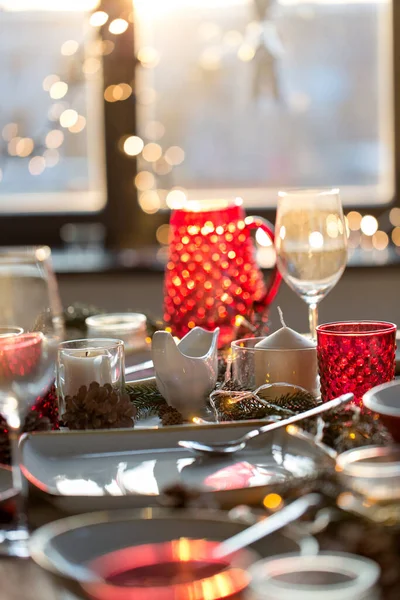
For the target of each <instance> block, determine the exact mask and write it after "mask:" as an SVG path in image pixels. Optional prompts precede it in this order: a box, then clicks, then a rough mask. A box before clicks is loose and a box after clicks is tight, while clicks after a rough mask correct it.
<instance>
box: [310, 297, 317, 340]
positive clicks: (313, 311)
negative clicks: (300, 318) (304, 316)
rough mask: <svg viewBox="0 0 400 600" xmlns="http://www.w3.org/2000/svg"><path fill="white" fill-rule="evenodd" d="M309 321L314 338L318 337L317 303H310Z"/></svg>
mask: <svg viewBox="0 0 400 600" xmlns="http://www.w3.org/2000/svg"><path fill="white" fill-rule="evenodd" d="M308 322H309V326H310V333H311V337H312V338H313V340H316V339H317V325H318V307H317V304H310V305H309V306H308Z"/></svg>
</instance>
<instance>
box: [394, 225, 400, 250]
mask: <svg viewBox="0 0 400 600" xmlns="http://www.w3.org/2000/svg"><path fill="white" fill-rule="evenodd" d="M392 242H393V244H394V245H395V246H400V227H395V228H394V229H393V231H392Z"/></svg>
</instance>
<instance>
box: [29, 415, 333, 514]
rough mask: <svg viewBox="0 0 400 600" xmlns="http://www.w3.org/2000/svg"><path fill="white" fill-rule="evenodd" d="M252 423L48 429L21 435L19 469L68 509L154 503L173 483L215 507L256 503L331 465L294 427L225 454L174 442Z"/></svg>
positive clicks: (237, 432) (226, 433) (219, 436)
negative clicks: (207, 455) (202, 452)
mask: <svg viewBox="0 0 400 600" xmlns="http://www.w3.org/2000/svg"><path fill="white" fill-rule="evenodd" d="M253 427H254V425H243V424H236V423H234V424H226V425H210V426H200V427H196V426H188V427H185V426H183V427H169V428H165V429H155V430H148V429H147V430H146V429H143V430H136V431H132V430H114V431H94V432H87V431H85V432H61V433H60V432H53V433H52V432H49V433H34V434H29V435H25V436H24V437H23V438H22V444H21V445H22V457H23V471H24V474H25V476H26V477H27V479H28V480H29V481H30V483H31V484H32V485H33V486H34V487H35V488H36V489H37V490H39V491H40V492H41V493H42V494H45V496H46V498H47V499H49V500H51V501H52V502H54V503H55V504H56V505H57V506H58V507H59V508H61V509H62V510H64V511H66V512H67V513H69V514H74V513H78V512H86V511H88V510H96V509H99V510H105V509H111V508H127V507H135V508H141V507H144V506H149V505H155V504H157V503H158V499H159V495H160V493H161V492H162V491H163V490H164V489H165V488H166V487H168V486H170V485H173V484H176V483H184V484H186V485H189V486H192V487H196V488H200V489H202V490H203V491H204V492H205V493H206V494H208V495H209V497H210V501H212V502H215V503H217V505H218V506H221V507H224V508H230V507H232V506H236V505H238V504H243V503H245V504H257V503H259V502H260V501H262V499H263V497H264V496H265V494H266V493H268V492H269V491H270V490H271V488H273V486H274V484H276V483H277V482H283V481H286V480H289V479H292V478H297V477H307V476H309V475H312V474H313V473H314V472H315V469H316V468H320V467H331V468H332V467H334V464H335V463H334V460H333V458H332V457H331V456H329V454H328V451H327V449H326V448H325V447H323V446H321V445H317V444H315V442H314V440H313V438H312V437H311V436H309V435H307V434H304V433H303V432H301V431H300V430H298V429H296V428H294V427H291V428H290V432H291V433H288V432H286V431H285V430H283V431H282V430H279V431H276V432H273V433H272V434H271V435H269V436H267V437H265V436H264V437H262V438H261V439H259V440H257V438H255V439H254V440H253V442H252V445H251V446H250V445H249V446H248V449H246V450H245V451H243V452H241V453H240V454H237V455H235V456H234V457H231V458H227V459H216V460H214V459H212V460H210V459H207V460H204V459H196V458H195V457H194V456H193V455H192V454H190V453H189V452H188V451H187V450H184V449H181V448H178V447H177V442H178V441H179V440H181V439H195V440H198V441H203V442H206V443H207V442H213V441H215V440H220V441H225V440H226V441H228V440H230V439H235V438H237V437H240V436H241V435H243V434H244V433H246V432H247V431H249V430H250V429H252V428H253Z"/></svg>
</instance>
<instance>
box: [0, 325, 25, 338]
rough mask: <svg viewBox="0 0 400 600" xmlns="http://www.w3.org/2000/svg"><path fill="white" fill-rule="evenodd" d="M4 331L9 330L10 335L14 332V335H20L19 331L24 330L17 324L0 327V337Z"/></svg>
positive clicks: (22, 331)
mask: <svg viewBox="0 0 400 600" xmlns="http://www.w3.org/2000/svg"><path fill="white" fill-rule="evenodd" d="M6 332H10V337H11V336H12V335H13V334H14V335H20V334H21V333H24V330H23V328H22V327H17V326H10V327H0V337H2V336H3V335H4V337H5V334H6Z"/></svg>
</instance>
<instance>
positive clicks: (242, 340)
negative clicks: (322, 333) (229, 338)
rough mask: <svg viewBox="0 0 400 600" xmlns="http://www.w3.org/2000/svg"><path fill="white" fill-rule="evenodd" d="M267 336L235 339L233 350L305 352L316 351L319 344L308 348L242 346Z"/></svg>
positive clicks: (232, 345) (232, 344)
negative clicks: (241, 344)
mask: <svg viewBox="0 0 400 600" xmlns="http://www.w3.org/2000/svg"><path fill="white" fill-rule="evenodd" d="M266 337H268V336H265V335H262V336H259V337H252V338H242V339H240V340H234V341H233V342H231V348H232V350H233V349H235V350H239V351H240V350H247V351H248V352H265V351H268V352H304V351H308V352H310V351H313V352H315V350H316V347H317V345H316V344H315V346H310V347H307V348H255V347H254V346H253V347H252V346H246V345H244V346H240V345H239V344H240V343H244V344H245V343H246V342H250V341H254V340H259V341H261V340H264V339H265V338H266Z"/></svg>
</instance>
